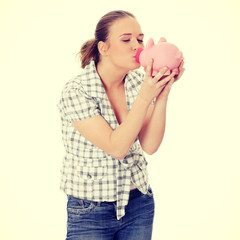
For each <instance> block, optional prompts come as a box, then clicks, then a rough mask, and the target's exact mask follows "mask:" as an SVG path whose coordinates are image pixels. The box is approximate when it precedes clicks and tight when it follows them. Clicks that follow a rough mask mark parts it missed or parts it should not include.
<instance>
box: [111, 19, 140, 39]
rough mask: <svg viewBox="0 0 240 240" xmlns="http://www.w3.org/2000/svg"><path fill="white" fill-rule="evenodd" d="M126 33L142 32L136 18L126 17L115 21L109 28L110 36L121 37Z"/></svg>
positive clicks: (137, 33) (136, 33) (135, 33)
mask: <svg viewBox="0 0 240 240" xmlns="http://www.w3.org/2000/svg"><path fill="white" fill-rule="evenodd" d="M124 33H131V34H133V35H139V34H140V33H142V30H141V27H140V25H139V23H138V22H137V20H136V19H134V18H132V17H125V18H121V19H119V20H117V21H115V22H114V23H113V24H112V26H111V27H110V29H109V36H110V37H111V36H112V37H119V36H120V35H122V34H124Z"/></svg>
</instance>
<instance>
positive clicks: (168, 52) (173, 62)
mask: <svg viewBox="0 0 240 240" xmlns="http://www.w3.org/2000/svg"><path fill="white" fill-rule="evenodd" d="M135 58H136V61H137V62H138V63H140V64H141V65H142V66H143V67H144V68H145V69H146V67H147V65H148V63H149V60H150V59H151V58H152V59H153V67H152V76H155V75H156V74H157V73H158V72H159V70H160V69H161V68H163V67H168V69H169V70H168V71H167V72H166V73H165V75H169V74H170V73H171V72H172V71H173V70H175V71H176V72H177V73H179V70H178V67H179V65H180V63H181V61H182V60H183V55H182V52H180V51H179V49H178V48H177V47H176V46H175V45H174V44H172V43H168V42H167V40H166V39H165V38H160V40H159V42H158V44H154V41H153V39H152V38H150V39H149V40H148V42H147V45H146V47H145V48H141V49H139V50H138V52H137V54H136V56H135Z"/></svg>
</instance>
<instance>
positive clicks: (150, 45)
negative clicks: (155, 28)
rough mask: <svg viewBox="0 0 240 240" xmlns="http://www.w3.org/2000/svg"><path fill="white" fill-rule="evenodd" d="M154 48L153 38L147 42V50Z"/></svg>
mask: <svg viewBox="0 0 240 240" xmlns="http://www.w3.org/2000/svg"><path fill="white" fill-rule="evenodd" d="M152 46H154V41H153V39H152V38H150V39H149V40H148V41H147V45H146V49H148V48H151V47H152Z"/></svg>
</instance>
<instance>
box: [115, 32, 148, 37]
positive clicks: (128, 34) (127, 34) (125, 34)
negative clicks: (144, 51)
mask: <svg viewBox="0 0 240 240" xmlns="http://www.w3.org/2000/svg"><path fill="white" fill-rule="evenodd" d="M130 35H132V33H123V34H121V35H120V36H119V37H122V36H130ZM140 36H144V34H143V33H140V34H138V37H140Z"/></svg>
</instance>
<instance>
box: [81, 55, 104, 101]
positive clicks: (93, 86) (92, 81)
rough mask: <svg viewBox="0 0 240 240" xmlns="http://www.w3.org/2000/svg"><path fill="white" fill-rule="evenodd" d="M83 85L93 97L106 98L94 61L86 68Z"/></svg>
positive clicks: (82, 80)
mask: <svg viewBox="0 0 240 240" xmlns="http://www.w3.org/2000/svg"><path fill="white" fill-rule="evenodd" d="M81 85H82V87H83V88H84V90H85V91H86V93H87V94H88V95H90V96H91V97H98V98H101V99H103V98H105V95H106V92H105V89H104V86H103V83H102V81H101V79H100V77H99V75H98V73H97V70H96V66H95V62H94V60H93V59H92V60H91V61H90V62H89V63H88V64H87V66H86V67H85V68H84V72H83V74H82V79H81Z"/></svg>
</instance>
